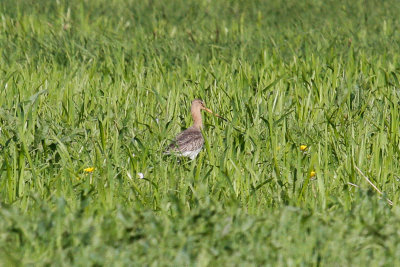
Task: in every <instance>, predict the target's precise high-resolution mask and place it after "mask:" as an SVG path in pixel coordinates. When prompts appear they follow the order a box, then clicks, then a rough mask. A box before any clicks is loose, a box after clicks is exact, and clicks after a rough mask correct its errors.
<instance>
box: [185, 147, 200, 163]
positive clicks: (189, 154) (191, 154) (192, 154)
mask: <svg viewBox="0 0 400 267" xmlns="http://www.w3.org/2000/svg"><path fill="white" fill-rule="evenodd" d="M201 149H202V147H200V148H199V149H196V150H193V151H185V152H182V153H181V155H182V156H184V157H189V158H190V159H192V160H193V159H194V158H195V157H196V156H197V155H198V154H199V153H200V151H201Z"/></svg>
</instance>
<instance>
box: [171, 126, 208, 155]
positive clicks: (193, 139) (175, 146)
mask: <svg viewBox="0 0 400 267" xmlns="http://www.w3.org/2000/svg"><path fill="white" fill-rule="evenodd" d="M203 144H204V138H203V135H202V134H201V132H200V131H199V130H197V129H193V128H188V129H186V130H185V131H183V132H181V133H180V134H179V135H177V137H176V138H175V141H174V142H173V143H171V144H170V145H169V146H168V148H167V150H166V152H167V153H171V152H185V151H194V150H197V149H199V148H201V147H202V146H203Z"/></svg>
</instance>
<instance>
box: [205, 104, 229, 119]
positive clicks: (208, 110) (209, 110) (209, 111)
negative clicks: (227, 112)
mask: <svg viewBox="0 0 400 267" xmlns="http://www.w3.org/2000/svg"><path fill="white" fill-rule="evenodd" d="M203 109H204V110H205V111H207V112H208V113H211V114H213V115H214V116H216V117H218V118H220V119H223V120H224V121H226V119H225V118H223V117H221V116H220V115H218V114H217V113H214V112H212V110H211V109H209V108H206V107H203Z"/></svg>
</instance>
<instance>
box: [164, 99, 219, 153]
mask: <svg viewBox="0 0 400 267" xmlns="http://www.w3.org/2000/svg"><path fill="white" fill-rule="evenodd" d="M201 110H205V111H207V112H208V113H211V114H213V115H215V116H217V117H219V118H221V119H224V118H222V117H221V116H219V115H218V114H216V113H214V112H212V111H211V110H210V109H209V108H207V107H206V106H205V104H204V102H203V100H201V99H195V100H193V101H192V106H191V108H190V112H191V114H192V118H193V125H192V126H191V127H189V128H187V129H186V130H184V131H183V132H181V133H180V134H178V135H177V136H176V137H175V139H174V141H173V142H172V143H171V144H170V145H169V146H168V147H167V149H166V150H165V152H164V154H167V155H170V154H175V155H177V156H183V157H189V158H190V159H191V160H194V159H195V158H196V156H197V155H198V154H199V153H200V151H201V149H202V148H203V145H204V137H203V134H202V133H201V129H202V128H203V120H202V118H201Z"/></svg>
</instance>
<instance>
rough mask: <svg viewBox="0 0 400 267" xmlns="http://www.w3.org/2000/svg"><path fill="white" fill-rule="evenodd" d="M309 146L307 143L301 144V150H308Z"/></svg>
mask: <svg viewBox="0 0 400 267" xmlns="http://www.w3.org/2000/svg"><path fill="white" fill-rule="evenodd" d="M307 148H308V147H307V146H306V145H301V146H300V150H301V151H306V150H307Z"/></svg>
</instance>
